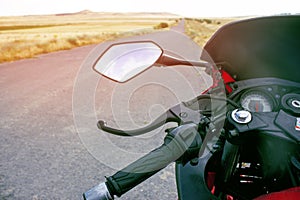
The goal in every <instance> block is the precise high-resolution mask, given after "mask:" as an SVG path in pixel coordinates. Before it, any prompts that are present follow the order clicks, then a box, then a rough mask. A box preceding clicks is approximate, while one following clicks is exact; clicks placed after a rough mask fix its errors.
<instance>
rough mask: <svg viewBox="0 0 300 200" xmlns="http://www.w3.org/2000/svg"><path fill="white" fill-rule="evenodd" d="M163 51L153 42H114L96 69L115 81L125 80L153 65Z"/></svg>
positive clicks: (100, 59)
mask: <svg viewBox="0 0 300 200" xmlns="http://www.w3.org/2000/svg"><path fill="white" fill-rule="evenodd" d="M162 53H163V50H162V49H161V48H160V47H159V46H158V45H156V44H155V43H153V42H130V43H119V44H114V45H112V46H110V47H109V48H108V49H107V50H106V51H105V52H104V54H102V56H101V57H100V58H99V59H98V61H97V62H96V63H95V65H94V69H95V70H96V71H97V72H99V73H100V74H102V75H104V76H106V77H108V78H110V79H112V80H114V81H118V82H125V81H127V80H129V79H131V78H132V77H134V76H136V75H138V74H139V73H141V72H142V71H144V70H146V69H147V68H149V67H151V66H152V65H153V64H154V63H155V62H156V61H157V60H158V59H159V58H160V56H161V55H162Z"/></svg>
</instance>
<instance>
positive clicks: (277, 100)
mask: <svg viewBox="0 0 300 200" xmlns="http://www.w3.org/2000/svg"><path fill="white" fill-rule="evenodd" d="M257 84H258V83H255V84H254V86H252V87H251V86H248V87H244V88H242V89H240V90H239V91H238V92H235V94H234V95H232V99H233V100H234V101H235V102H238V103H239V104H240V106H241V107H242V108H244V109H245V110H248V111H250V112H277V111H279V110H280V109H284V110H287V111H289V112H292V113H295V114H300V88H299V86H298V85H297V86H296V85H295V86H294V85H287V84H280V83H277V84H268V85H267V84H266V85H261V86H258V85H257Z"/></svg>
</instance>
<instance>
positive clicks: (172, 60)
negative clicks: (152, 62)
mask: <svg viewBox="0 0 300 200" xmlns="http://www.w3.org/2000/svg"><path fill="white" fill-rule="evenodd" d="M156 64H158V65H164V66H174V65H187V66H195V67H204V68H208V67H210V66H211V64H210V63H209V62H206V61H203V60H199V61H195V60H182V59H180V58H176V57H173V56H170V55H166V54H163V55H162V56H161V57H160V58H159V59H158V60H157V61H156Z"/></svg>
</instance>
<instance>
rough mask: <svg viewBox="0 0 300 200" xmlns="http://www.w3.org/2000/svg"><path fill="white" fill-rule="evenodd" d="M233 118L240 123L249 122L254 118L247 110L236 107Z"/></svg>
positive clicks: (232, 114)
mask: <svg viewBox="0 0 300 200" xmlns="http://www.w3.org/2000/svg"><path fill="white" fill-rule="evenodd" d="M231 118H232V119H233V120H234V121H235V122H237V123H239V124H248V123H249V122H250V121H251V119H252V115H251V113H250V112H249V111H247V110H240V109H235V110H234V111H232V113H231Z"/></svg>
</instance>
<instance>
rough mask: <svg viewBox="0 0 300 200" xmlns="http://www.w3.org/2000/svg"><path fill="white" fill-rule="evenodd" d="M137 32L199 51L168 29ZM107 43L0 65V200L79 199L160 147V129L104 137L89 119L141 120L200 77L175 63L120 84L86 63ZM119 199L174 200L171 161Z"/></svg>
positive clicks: (190, 54) (189, 54)
mask: <svg viewBox="0 0 300 200" xmlns="http://www.w3.org/2000/svg"><path fill="white" fill-rule="evenodd" d="M176 35H177V36H176ZM178 35H180V36H179V37H178ZM141 37H142V39H145V40H149V39H153V40H155V41H156V42H157V43H159V44H161V45H162V46H163V47H164V48H168V49H170V51H173V52H176V53H177V54H180V55H181V56H183V57H184V58H191V59H195V58H197V57H198V56H199V50H197V47H195V46H194V44H189V43H187V42H184V40H185V39H184V40H183V44H184V45H186V46H184V45H182V44H180V38H182V35H181V34H180V33H177V32H174V31H173V32H172V33H167V32H166V33H158V34H152V35H149V36H141ZM176 37H178V38H179V39H178V38H176ZM138 38H140V37H138ZM135 39H137V38H135ZM125 40H132V38H131V39H125ZM109 44H110V43H105V44H101V45H98V46H96V45H92V46H85V47H80V48H76V49H73V50H69V51H61V52H56V53H50V54H47V55H42V56H38V57H36V58H33V59H26V60H21V61H16V62H11V63H4V64H0V94H1V96H0V199H33V200H38V199H81V196H82V193H83V192H84V191H86V190H87V189H89V188H91V187H93V186H94V185H95V184H98V183H99V182H102V181H104V180H105V178H104V176H109V175H112V174H113V173H114V172H115V171H116V170H117V169H120V168H121V167H122V166H123V167H124V166H125V164H128V163H129V162H131V161H132V160H134V159H135V158H138V157H140V156H141V155H143V154H144V153H146V152H148V151H149V150H151V149H152V148H154V147H156V146H158V145H160V144H161V142H162V138H163V134H164V133H163V129H160V130H157V131H155V132H153V133H150V134H148V135H147V136H145V137H140V138H126V139H123V138H119V137H115V136H109V137H108V136H107V134H105V133H103V132H101V131H99V130H97V127H96V122H97V120H96V119H99V118H101V119H102V118H103V119H105V120H106V121H108V123H109V124H110V125H115V126H116V125H118V126H119V127H121V128H123V127H124V128H132V127H138V126H142V125H144V124H147V123H149V122H150V121H151V120H152V119H153V118H155V117H156V116H157V115H158V114H160V113H161V112H163V110H164V109H166V107H168V106H170V105H173V104H175V103H177V102H179V101H181V100H185V99H182V98H181V96H182V94H183V93H182V90H185V91H186V90H187V87H191V85H188V86H187V85H185V84H190V82H193V84H195V88H196V90H198V89H199V88H198V86H199V84H198V83H197V81H200V84H201V83H203V80H202V79H201V78H202V77H200V78H199V74H197V73H195V70H192V71H186V70H185V69H184V70H182V69H181V68H180V67H179V68H178V70H177V71H176V70H175V71H174V69H172V70H169V72H170V73H169V74H165V73H166V72H167V71H168V70H166V69H165V68H155V69H154V68H153V69H151V70H148V71H147V73H146V75H142V76H141V78H137V79H136V80H134V81H132V82H130V83H128V84H127V86H120V85H118V84H116V83H113V82H112V81H110V80H108V79H105V78H103V77H101V76H99V75H98V74H97V73H96V72H94V71H93V70H92V67H91V63H92V62H94V60H95V59H96V58H97V57H98V54H100V53H101V52H102V51H103V49H105V48H106V47H107V46H108V45H109ZM174 49H177V50H176V51H175V50H174ZM187 49H188V50H187ZM159 70H160V71H161V72H158V71H159ZM159 73H162V74H159ZM174 73H175V74H174ZM178 74H179V75H178ZM159 77H160V78H159ZM187 77H188V78H187ZM158 78H159V80H160V81H162V82H160V83H159V82H158V81H159V80H158ZM145 80H146V82H145ZM154 80H155V81H154ZM166 80H168V81H167V82H166ZM140 81H144V82H140ZM164 81H165V82H164ZM183 82H184V84H183ZM149 83H151V84H149ZM149 85H154V87H153V88H151V87H148V86H149ZM183 86H184V87H183ZM201 87H202V86H201ZM176 88H177V89H178V92H174V91H175V90H176ZM129 90H130V91H129ZM193 90H194V89H193ZM193 92H194V91H192V92H190V93H189V94H188V95H183V96H184V97H183V98H187V99H189V98H191V97H192V96H193V95H194V93H193ZM189 95H190V96H189ZM171 97H172V98H171ZM173 97H174V98H173ZM128 102H131V103H130V105H128ZM124 105H125V106H124ZM149 107H150V108H151V109H150V110H149ZM128 113H130V116H129V117H127V115H128ZM95 116H96V117H95ZM129 119H130V120H129ZM128 124H129V125H128ZM105 141H108V142H105ZM108 143H109V145H106V144H108ZM115 149H117V150H116V151H115ZM124 152H125V153H124ZM126 155H127V156H126ZM121 199H176V185H175V178H174V165H172V164H171V165H170V166H169V167H167V168H166V169H164V170H162V171H161V172H159V173H158V174H156V175H155V176H153V177H151V178H150V179H148V180H147V181H145V182H144V183H142V184H141V185H139V186H138V187H136V188H134V189H133V190H131V191H130V192H128V193H127V194H125V195H124V196H122V198H121Z"/></svg>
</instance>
